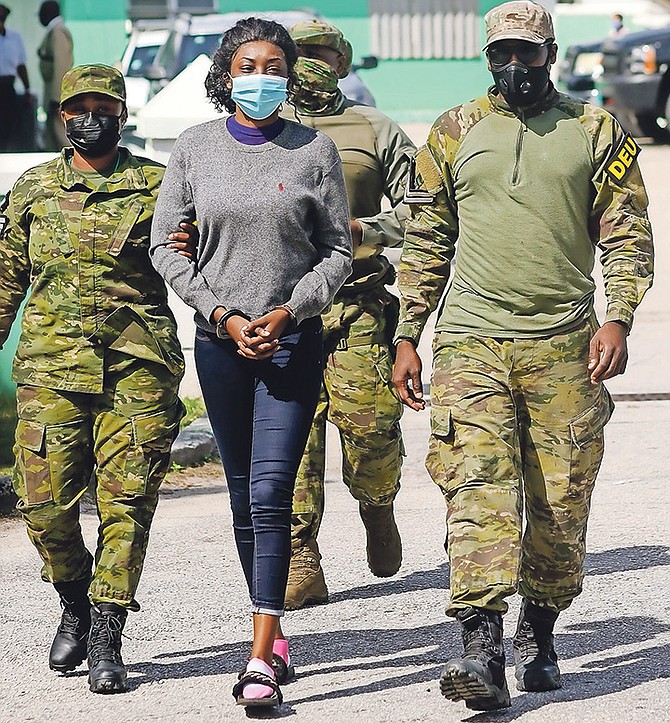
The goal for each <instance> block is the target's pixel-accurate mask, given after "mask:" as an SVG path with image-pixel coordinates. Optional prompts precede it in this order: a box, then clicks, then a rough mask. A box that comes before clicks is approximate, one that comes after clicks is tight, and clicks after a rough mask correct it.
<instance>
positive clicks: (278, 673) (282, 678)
mask: <svg viewBox="0 0 670 723" xmlns="http://www.w3.org/2000/svg"><path fill="white" fill-rule="evenodd" d="M272 669H273V670H274V672H275V678H276V679H277V683H279V685H284V683H288V682H289V680H293V678H295V668H294V667H293V666H292V665H286V661H285V660H284V658H282V656H281V655H277V653H272Z"/></svg>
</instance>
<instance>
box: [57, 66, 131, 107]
mask: <svg viewBox="0 0 670 723" xmlns="http://www.w3.org/2000/svg"><path fill="white" fill-rule="evenodd" d="M82 93H101V94H102V95H108V96H109V97H110V98H114V99H115V100H120V101H123V102H124V103H125V102H126V84H125V82H124V80H123V75H122V74H121V71H120V70H117V69H116V68H112V66H111V65H77V66H76V67H75V68H72V69H71V70H68V71H67V73H65V75H64V76H63V81H62V83H61V85H60V104H61V105H63V103H65V102H66V101H68V100H70V98H74V97H75V95H81V94H82Z"/></svg>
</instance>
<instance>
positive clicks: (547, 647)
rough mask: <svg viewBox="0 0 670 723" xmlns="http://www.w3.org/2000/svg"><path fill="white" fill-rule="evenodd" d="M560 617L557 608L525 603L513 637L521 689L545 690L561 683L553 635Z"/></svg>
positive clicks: (517, 685)
mask: <svg viewBox="0 0 670 723" xmlns="http://www.w3.org/2000/svg"><path fill="white" fill-rule="evenodd" d="M557 617H558V613H557V612H554V611H553V610H549V609H548V608H543V607H540V606H539V605H534V604H533V603H531V602H528V600H524V601H523V603H522V604H521V613H520V615H519V624H518V625H517V628H516V633H515V634H514V638H513V640H512V646H513V647H514V663H515V671H514V675H515V676H516V681H517V682H516V687H517V688H518V689H519V690H528V691H544V690H556V689H557V688H560V687H561V673H560V671H559V669H558V656H557V655H556V651H555V650H554V635H553V631H554V623H555V622H556V618H557Z"/></svg>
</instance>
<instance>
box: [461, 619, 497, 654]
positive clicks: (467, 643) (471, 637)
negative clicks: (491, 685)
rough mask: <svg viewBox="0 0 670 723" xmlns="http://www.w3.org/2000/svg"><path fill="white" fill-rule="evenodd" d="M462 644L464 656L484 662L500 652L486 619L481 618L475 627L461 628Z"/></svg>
mask: <svg viewBox="0 0 670 723" xmlns="http://www.w3.org/2000/svg"><path fill="white" fill-rule="evenodd" d="M463 646H464V648H465V653H464V655H463V657H464V658H468V659H471V660H479V661H482V662H484V663H485V664H486V663H487V662H488V661H489V660H490V659H491V658H493V657H496V656H499V655H500V654H501V651H500V650H499V649H498V646H497V645H496V642H495V640H494V639H493V637H492V636H491V631H490V629H489V625H488V622H487V621H486V620H482V621H481V622H480V623H479V624H478V625H477V626H476V627H473V628H464V629H463Z"/></svg>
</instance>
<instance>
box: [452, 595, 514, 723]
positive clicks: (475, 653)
mask: <svg viewBox="0 0 670 723" xmlns="http://www.w3.org/2000/svg"><path fill="white" fill-rule="evenodd" d="M456 618H457V619H458V621H459V622H460V624H461V634H462V636H463V646H464V647H465V651H464V653H463V655H462V656H461V657H460V658H454V659H453V660H450V661H449V662H448V663H447V664H446V665H445V666H444V669H443V670H442V677H441V678H440V690H441V691H442V695H443V696H444V697H445V698H449V700H453V701H458V700H464V701H465V705H466V706H467V707H468V708H470V709H471V710H496V709H497V708H507V707H509V706H510V705H511V701H510V697H509V690H508V688H507V681H506V680H505V652H504V650H503V644H502V616H501V615H500V613H497V612H494V611H493V610H485V609H484V608H472V607H468V608H463V609H462V610H459V611H458V612H457V613H456Z"/></svg>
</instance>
